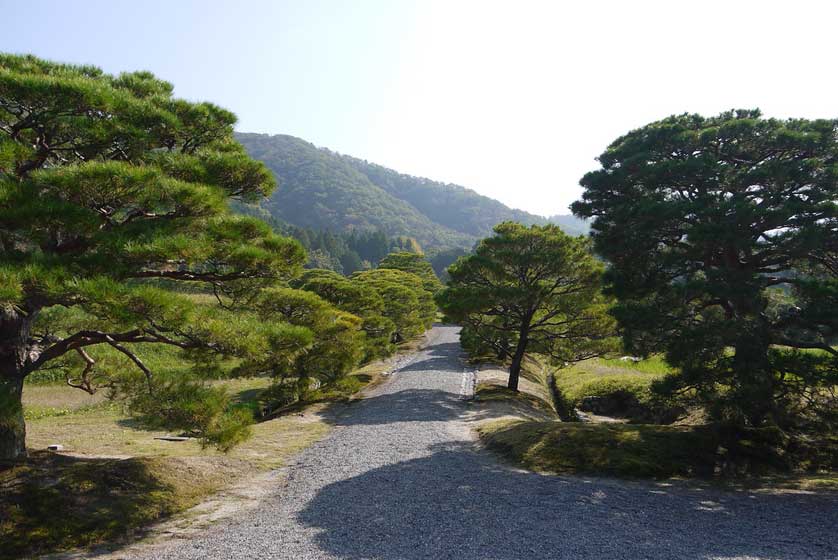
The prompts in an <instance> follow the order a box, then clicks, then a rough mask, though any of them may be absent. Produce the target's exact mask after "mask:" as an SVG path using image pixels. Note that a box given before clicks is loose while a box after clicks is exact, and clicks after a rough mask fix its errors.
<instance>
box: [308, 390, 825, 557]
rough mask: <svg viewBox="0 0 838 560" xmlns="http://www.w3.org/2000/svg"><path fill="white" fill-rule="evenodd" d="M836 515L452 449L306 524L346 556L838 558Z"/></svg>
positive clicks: (772, 499) (377, 472)
mask: <svg viewBox="0 0 838 560" xmlns="http://www.w3.org/2000/svg"><path fill="white" fill-rule="evenodd" d="M405 393H408V392H405ZM381 398H384V397H381ZM404 398H405V399H408V398H410V397H409V396H407V395H405V396H404ZM446 410H447V407H446V406H445V405H444V404H440V407H439V408H437V409H436V411H434V410H430V411H429V409H428V408H427V407H425V406H423V408H422V414H421V416H422V418H428V417H429V416H434V415H436V416H437V417H438V418H440V419H444V417H445V416H446V414H448V413H447V412H446ZM836 516H838V501H836V500H835V499H834V497H832V498H830V497H828V496H812V495H750V494H748V493H742V494H731V493H723V492H718V491H714V490H712V489H701V488H689V487H687V486H681V485H679V486H677V487H672V488H670V487H666V486H665V485H655V484H651V483H649V484H647V483H631V482H625V481H623V482H620V481H609V480H597V479H592V480H586V479H582V478H561V477H554V476H542V475H538V474H534V473H527V472H523V471H518V470H514V469H511V468H508V467H505V466H502V465H499V464H497V463H496V462H495V461H494V460H492V459H491V457H489V456H488V455H487V454H485V453H483V452H480V451H475V450H474V448H473V447H472V446H470V445H468V444H444V445H439V446H436V447H435V448H433V453H432V454H431V455H430V456H428V457H424V458H421V459H415V460H411V461H406V462H402V463H397V464H394V465H388V466H385V467H381V468H378V469H373V470H371V471H368V472H366V473H364V474H362V475H360V476H357V477H354V478H351V479H347V480H344V481H341V482H337V483H334V484H331V485H329V486H326V487H324V488H323V489H322V490H321V491H320V492H319V493H318V494H317V495H316V496H315V497H314V499H313V500H312V501H311V502H309V504H308V506H307V507H306V508H305V509H303V510H302V511H301V512H300V513H299V515H298V519H299V521H300V523H302V524H304V525H306V526H308V527H311V528H313V529H316V530H317V531H318V534H317V536H316V537H314V538H315V539H316V542H317V544H318V546H319V547H320V548H321V549H322V550H323V551H324V552H326V553H328V554H330V555H334V556H335V557H338V558H344V559H358V560H360V559H366V558H393V559H405V560H414V559H419V558H423V559H424V558H434V559H442V558H452V559H454V558H456V559H458V560H459V559H462V560H472V559H473V560H477V559H487V558H491V559H495V560H518V559H525V558H526V559H540V558H545V559H547V558H550V559H558V558H573V559H585V558H591V559H593V558H597V559H607V558H621V559H634V558H684V559H696V560H697V559H706V558H716V557H721V558H737V557H749V558H771V559H792V558H794V559H797V558H836V557H838V543H836V541H835V539H834V530H835V526H834V522H835V519H836ZM350 520H351V521H350ZM348 521H350V522H348Z"/></svg>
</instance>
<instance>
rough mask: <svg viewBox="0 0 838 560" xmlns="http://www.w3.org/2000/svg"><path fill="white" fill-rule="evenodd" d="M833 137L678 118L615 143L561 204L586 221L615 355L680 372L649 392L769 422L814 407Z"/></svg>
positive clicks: (833, 210) (828, 268)
mask: <svg viewBox="0 0 838 560" xmlns="http://www.w3.org/2000/svg"><path fill="white" fill-rule="evenodd" d="M837 128H838V121H835V120H813V121H810V120H804V119H791V120H776V119H765V118H763V117H762V116H761V115H760V113H759V111H756V110H750V111H735V112H728V113H723V114H721V115H719V116H715V117H702V116H700V115H687V114H685V115H677V116H672V117H669V118H667V119H664V120H662V121H659V122H655V123H652V124H650V125H648V126H645V127H643V128H640V129H638V130H635V131H632V132H630V133H628V134H626V135H625V136H622V137H620V138H618V139H617V140H616V141H614V142H613V143H612V144H611V145H610V146H609V147H608V149H607V150H606V151H605V153H603V154H602V155H601V156H600V158H599V161H600V163H601V166H602V167H601V168H600V169H598V170H596V171H592V172H590V173H588V174H587V175H585V177H584V178H583V179H582V182H581V184H582V186H583V187H584V188H585V192H584V195H583V197H582V200H580V201H579V202H577V203H575V204H574V205H573V210H574V212H575V213H577V214H578V215H580V216H584V217H592V218H594V223H593V234H592V235H593V239H594V241H595V247H596V250H597V252H598V253H600V254H601V255H603V256H604V257H605V258H607V259H608V262H609V263H610V266H609V270H608V285H609V287H610V288H609V289H610V291H611V293H613V294H614V295H616V297H617V298H618V299H619V305H618V306H617V307H616V309H615V315H616V317H617V318H618V320H619V323H620V326H621V330H622V333H623V335H624V339H625V342H626V344H627V346H628V348H629V349H631V350H633V351H636V352H638V353H647V352H652V351H657V350H658V349H663V350H665V351H666V356H667V359H668V361H669V362H670V363H672V364H673V365H676V366H678V367H679V368H680V370H681V373H680V375H678V376H675V377H673V378H671V379H669V380H668V382H667V384H666V385H665V386H663V387H662V388H663V389H665V390H667V391H670V392H676V391H681V392H682V391H684V390H686V389H692V390H695V391H696V392H697V395H698V396H699V398H700V399H701V400H702V402H703V403H705V404H706V406H707V407H708V409H709V410H710V411H711V412H712V414H713V415H714V417H716V418H720V419H726V420H732V421H734V422H736V423H740V424H746V425H752V426H761V425H764V424H766V423H771V424H781V425H782V424H787V421H788V419H787V418H785V414H786V413H787V412H788V411H789V410H790V409H795V408H799V407H800V405H801V403H806V404H807V406H809V407H810V408H817V407H819V406H828V403H827V402H826V400H825V395H824V393H823V391H824V389H825V388H826V387H831V386H834V385H835V384H836V380H838V351H836V350H835V348H834V347H833V346H832V344H834V337H835V334H836V328H838V314H836V313H835V310H836V309H838V276H836V268H835V263H836V260H835V255H836V247H838V203H836V201H838V138H836V129H837ZM780 295H782V296H783V297H778V296H780ZM787 296H790V297H787ZM813 349H814V350H815V351H813ZM832 406H834V403H833V405H832Z"/></svg>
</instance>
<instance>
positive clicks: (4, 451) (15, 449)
mask: <svg viewBox="0 0 838 560" xmlns="http://www.w3.org/2000/svg"><path fill="white" fill-rule="evenodd" d="M22 390H23V379H22V378H20V379H17V380H15V379H11V380H5V379H4V380H2V381H0V409H2V410H0V463H2V462H8V461H20V460H22V459H25V458H26V423H25V422H24V420H23V406H21V400H20V397H21V393H22Z"/></svg>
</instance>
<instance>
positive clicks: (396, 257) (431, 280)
mask: <svg viewBox="0 0 838 560" xmlns="http://www.w3.org/2000/svg"><path fill="white" fill-rule="evenodd" d="M378 267H379V268H392V269H394V270H402V271H404V272H409V273H411V274H415V275H416V276H418V277H419V278H421V279H422V286H423V287H424V288H425V290H426V291H428V292H430V293H431V294H435V293H436V292H438V291H439V290H440V289H441V288H442V282H440V281H439V278H437V276H436V273H435V272H434V269H433V267H432V266H431V263H430V262H429V261H428V260H427V259H425V257H424V255H421V254H417V253H410V252H399V253H390V254H389V255H387V256H386V257H384V259H382V260H381V262H380V263H379V265H378Z"/></svg>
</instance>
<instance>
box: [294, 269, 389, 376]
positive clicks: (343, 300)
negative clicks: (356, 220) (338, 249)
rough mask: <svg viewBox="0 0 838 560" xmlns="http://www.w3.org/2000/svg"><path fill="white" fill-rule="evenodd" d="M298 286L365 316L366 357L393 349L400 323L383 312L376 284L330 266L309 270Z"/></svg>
mask: <svg viewBox="0 0 838 560" xmlns="http://www.w3.org/2000/svg"><path fill="white" fill-rule="evenodd" d="M294 287H297V288H300V289H303V290H307V291H310V292H313V293H315V294H317V295H318V296H320V297H321V298H323V299H324V300H326V301H328V302H329V303H331V304H332V305H334V306H335V307H337V308H338V309H340V310H341V311H345V312H347V313H351V314H353V315H356V316H358V317H360V318H361V321H362V322H361V330H363V331H364V333H365V335H366V338H365V355H364V358H363V361H365V362H366V361H369V360H372V359H374V358H379V357H383V356H387V355H389V354H391V353H392V351H393V346H392V343H391V342H392V339H393V335H394V333H395V331H396V325H395V324H394V323H393V321H392V320H390V319H388V318H387V317H385V316H384V315H383V313H384V300H383V299H382V297H381V295H380V294H379V293H378V291H376V290H375V289H374V288H372V287H371V286H368V285H365V284H364V283H363V282H360V281H357V280H350V279H348V278H345V277H343V276H341V275H339V274H337V273H335V272H332V271H328V270H309V271H306V272H305V274H303V275H302V276H301V277H300V278H299V279H298V280H297V281H295V282H294Z"/></svg>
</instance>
